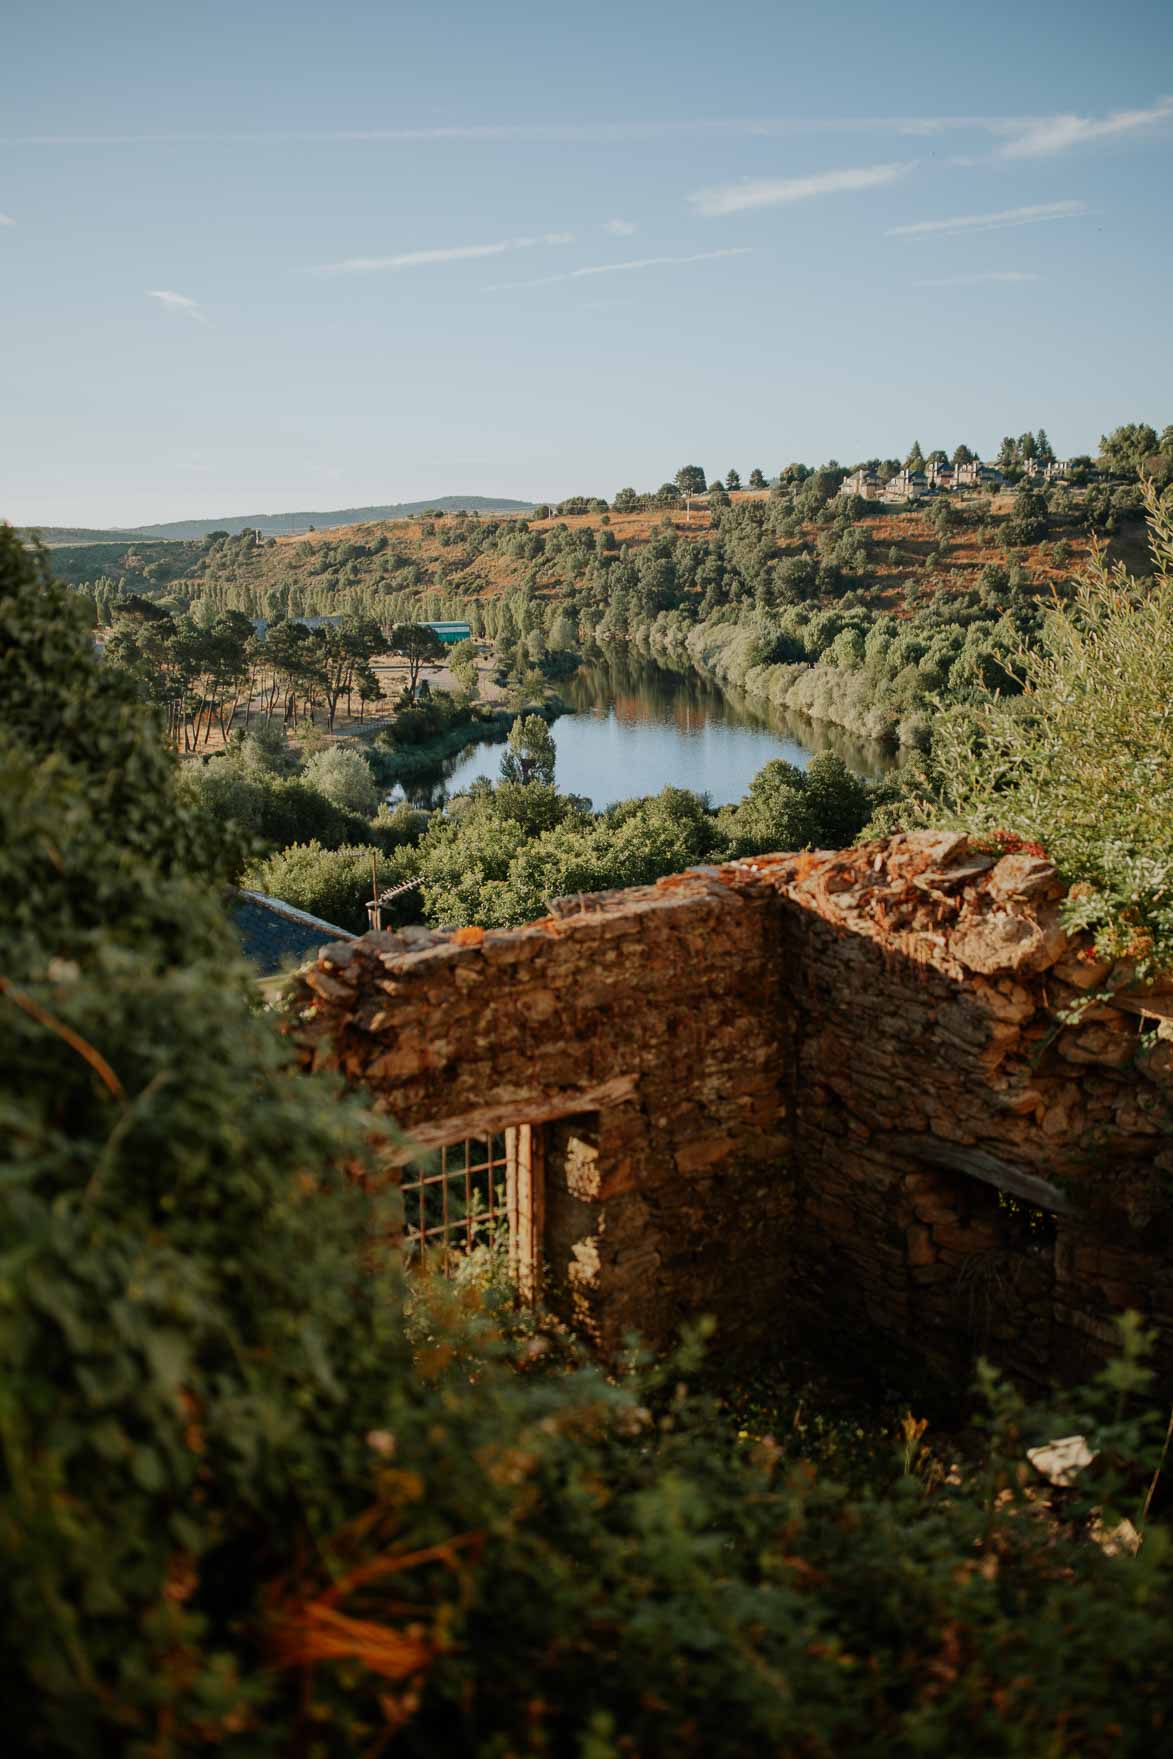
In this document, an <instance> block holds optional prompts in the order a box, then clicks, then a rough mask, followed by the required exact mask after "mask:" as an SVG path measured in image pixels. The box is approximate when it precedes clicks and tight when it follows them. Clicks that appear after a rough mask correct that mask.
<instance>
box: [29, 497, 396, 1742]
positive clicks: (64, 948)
mask: <svg viewBox="0 0 1173 1759" xmlns="http://www.w3.org/2000/svg"><path fill="white" fill-rule="evenodd" d="M0 758H2V764H0V773H2V778H3V779H2V784H0V821H2V823H0V869H2V872H3V880H4V891H5V895H6V897H7V898H8V900H9V906H8V908H7V910H6V912H5V923H4V930H3V957H2V959H0V972H2V974H3V980H4V988H3V994H2V995H0V1066H2V1067H3V1069H4V1087H3V1093H2V1098H0V1115H2V1121H3V1136H4V1150H5V1151H4V1163H5V1164H4V1177H3V1181H2V1183H0V1241H2V1242H3V1244H2V1248H0V1382H2V1386H3V1392H2V1395H0V1558H2V1563H0V1620H2V1622H3V1628H4V1638H3V1643H2V1647H3V1652H4V1655H5V1661H4V1664H3V1673H4V1681H5V1693H4V1696H5V1704H6V1712H7V1716H8V1718H9V1726H10V1730H11V1729H13V1728H16V1729H19V1730H20V1731H21V1734H20V1738H21V1740H22V1743H24V1744H25V1750H34V1749H36V1750H42V1751H45V1752H51V1753H54V1754H58V1753H71V1752H72V1753H80V1754H91V1753H99V1752H101V1753H113V1752H123V1751H132V1750H142V1751H145V1750H146V1745H147V1743H148V1742H149V1741H150V1740H151V1739H153V1738H154V1737H155V1735H156V1734H158V1735H159V1737H160V1739H162V1736H163V1735H164V1734H165V1732H166V1730H167V1729H168V1727H169V1726H172V1725H174V1726H177V1727H182V1728H186V1729H189V1730H190V1729H192V1728H194V1727H198V1726H200V1725H202V1724H205V1723H206V1725H207V1726H208V1727H209V1728H210V1729H213V1730H214V1729H216V1728H217V1727H223V1726H225V1725H224V1718H225V1717H232V1716H240V1715H242V1714H243V1707H244V1706H246V1705H247V1703H248V1702H249V1701H250V1700H251V1699H253V1698H255V1697H257V1696H259V1695H263V1692H259V1691H258V1684H257V1681H256V1680H255V1678H253V1679H251V1680H250V1679H249V1678H247V1677H245V1676H248V1675H250V1674H252V1673H254V1664H253V1663H252V1662H250V1661H249V1660H248V1659H247V1657H246V1655H245V1653H244V1652H243V1651H242V1650H241V1648H240V1646H239V1643H238V1642H237V1641H236V1640H234V1639H232V1637H231V1636H230V1629H231V1623H232V1619H233V1617H234V1615H235V1614H236V1612H237V1611H239V1609H240V1605H241V1604H243V1601H242V1600H241V1596H242V1594H243V1593H244V1589H243V1582H244V1577H243V1576H242V1573H241V1567H240V1564H239V1562H234V1560H235V1559H239V1557H240V1556H241V1555H244V1556H247V1557H250V1558H252V1559H254V1560H259V1559H260V1558H262V1557H266V1556H268V1557H272V1556H276V1555H282V1553H283V1548H284V1546H285V1544H286V1543H287V1539H288V1534H289V1533H290V1532H291V1531H295V1530H298V1529H300V1530H304V1531H306V1532H311V1531H314V1530H315V1529H328V1528H330V1527H332V1526H333V1525H334V1524H335V1523H336V1522H337V1521H338V1520H340V1519H341V1518H342V1517H343V1516H344V1515H345V1513H346V1512H347V1510H348V1509H349V1508H350V1507H352V1506H353V1495H354V1492H353V1488H352V1487H353V1484H354V1480H355V1474H356V1471H359V1470H361V1469H363V1468H365V1463H366V1454H365V1449H364V1444H363V1441H362V1437H361V1425H362V1424H363V1422H364V1416H363V1413H364V1412H365V1413H366V1418H365V1420H366V1421H367V1422H368V1423H369V1422H372V1421H374V1420H375V1419H376V1418H377V1417H378V1416H379V1415H380V1414H381V1413H382V1411H383V1410H384V1408H385V1406H384V1401H383V1400H382V1398H381V1396H380V1392H379V1387H380V1376H381V1375H384V1374H385V1373H387V1372H389V1371H390V1365H391V1363H392V1361H393V1359H394V1353H395V1351H396V1349H397V1348H400V1346H399V1345H398V1344H397V1342H396V1339H397V1335H398V1334H397V1333H396V1332H395V1330H394V1329H393V1328H391V1327H390V1309H389V1307H388V1296H387V1291H386V1289H385V1288H384V1287H383V1285H382V1284H380V1283H379V1282H378V1281H375V1280H372V1279H370V1278H367V1277H364V1276H363V1274H362V1272H361V1267H360V1254H361V1247H362V1241H363V1239H364V1238H365V1235H366V1230H367V1228H368V1227H369V1225H370V1215H369V1211H370V1201H369V1200H368V1199H366V1198H364V1197H363V1196H362V1194H361V1193H360V1192H359V1190H358V1189H357V1188H356V1187H355V1186H354V1185H353V1184H351V1183H350V1182H349V1181H348V1180H347V1179H346V1178H345V1177H344V1175H343V1173H342V1172H341V1170H340V1168H341V1163H342V1162H343V1161H346V1160H360V1159H361V1158H362V1157H363V1155H364V1153H365V1146H364V1145H365V1141H366V1138H367V1134H368V1132H369V1130H370V1128H371V1124H370V1122H369V1121H364V1120H363V1119H362V1118H361V1117H360V1115H359V1114H358V1112H357V1111H356V1110H355V1109H354V1108H353V1107H352V1106H351V1105H349V1104H339V1103H338V1101H337V1098H336V1097H335V1095H334V1094H333V1093H332V1092H331V1091H330V1090H329V1089H328V1088H325V1087H323V1086H322V1085H321V1084H320V1083H314V1082H306V1081H303V1080H301V1079H300V1078H298V1077H295V1076H294V1075H293V1074H292V1073H290V1072H289V1071H288V1069H287V1066H286V1063H287V1059H286V1058H285V1057H284V1056H283V1055H282V1052H281V1049H280V1045H279V1041H278V1040H277V1039H276V1038H275V1037H274V1034H273V1032H272V1030H271V1029H270V1028H269V1027H268V1026H267V1025H266V1024H265V1023H264V1022H263V1021H261V1020H260V1019H259V1018H258V1017H257V1016H256V1014H255V1013H254V1011H253V1008H252V1004H251V1001H250V997H249V992H248V987H247V974H246V972H245V969H244V968H243V966H242V965H240V963H239V962H238V956H237V954H236V952H235V949H234V944H233V940H232V937H231V934H230V931H229V929H228V927H227V924H226V921H225V918H224V916H223V914H222V911H221V908H220V905H219V901H218V897H217V890H218V863H219V861H220V858H221V855H222V851H221V849H220V848H219V846H218V844H217V841H216V837H215V834H214V826H213V825H211V824H210V823H209V822H208V821H207V820H205V819H203V818H202V817H201V815H200V814H199V813H198V812H196V811H194V810H193V809H192V807H191V806H190V805H189V804H188V803H187V802H186V801H185V800H184V799H183V798H182V797H181V795H180V794H179V792H178V791H177V789H176V786H175V772H174V768H173V762H174V760H173V759H172V758H171V756H170V755H169V754H168V753H167V751H166V750H165V747H164V743H163V738H162V729H161V727H160V726H158V725H157V724H156V723H155V722H154V721H153V719H152V718H151V717H150V716H149V715H147V714H144V711H143V709H142V707H141V705H140V703H139V702H138V701H137V700H136V696H135V692H134V690H133V688H132V685H131V683H130V682H129V681H128V679H127V678H126V677H125V675H124V674H122V673H121V672H119V671H118V670H117V669H116V668H113V667H107V666H103V665H102V664H101V663H100V661H99V659H98V658H97V656H96V655H95V653H94V651H93V644H92V641H91V639H90V636H89V633H88V630H87V629H86V627H85V626H84V622H83V621H81V620H79V619H78V618H77V616H76V602H75V601H71V599H70V596H69V595H68V594H67V593H65V592H64V591H62V590H61V589H59V588H57V587H54V586H52V585H51V584H50V583H49V582H48V581H47V580H46V578H45V576H44V571H43V569H42V568H41V566H40V564H39V563H38V562H37V561H36V560H35V558H30V557H29V556H28V555H27V554H25V553H24V552H23V551H22V550H21V549H20V547H19V546H18V544H17V543H16V541H15V539H14V538H13V537H12V536H11V534H9V533H8V532H7V531H6V530H0ZM342 1411H345V1412H346V1414H347V1415H346V1422H345V1423H340V1422H339V1421H338V1413H339V1412H342ZM356 1425H357V1426H358V1427H357V1428H356ZM250 1567H255V1565H254V1566H250ZM246 1598H247V1596H246ZM228 1726H231V1725H230V1724H229V1725H228ZM156 1750H159V1751H163V1750H173V1748H172V1743H171V1741H170V1739H168V1740H167V1741H166V1742H165V1743H164V1744H163V1746H161V1747H160V1748H158V1749H156Z"/></svg>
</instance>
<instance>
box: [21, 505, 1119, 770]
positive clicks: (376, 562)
mask: <svg viewBox="0 0 1173 1759" xmlns="http://www.w3.org/2000/svg"><path fill="white" fill-rule="evenodd" d="M631 501H634V502H635V503H636V505H635V506H631V504H630V503H631ZM1143 530H1144V528H1143V520H1142V517H1141V513H1140V495H1139V491H1138V490H1137V489H1136V488H1135V486H1131V485H1127V484H1123V485H1120V486H1118V487H1115V488H1113V487H1109V486H1107V485H1095V486H1089V487H1087V488H1076V487H1073V486H1069V485H1062V486H1060V487H1058V488H1054V489H1051V490H1050V491H1049V492H1047V493H1045V494H1044V493H1040V492H1038V491H1037V490H1036V489H1035V488H1033V487H1031V486H1030V485H1029V484H1023V485H1021V486H1020V487H1019V489H1018V490H1017V491H1016V492H1008V491H1003V492H998V493H993V494H991V493H988V492H981V493H974V494H964V495H956V496H950V497H948V498H947V499H946V498H944V497H942V498H937V499H933V500H932V501H930V502H929V503H928V505H927V506H926V505H923V504H921V505H915V506H911V507H907V506H905V507H901V506H885V505H882V504H880V503H876V502H864V501H862V500H859V499H857V498H855V497H852V496H848V495H840V494H838V493H837V492H836V488H835V479H834V478H832V477H831V474H830V473H829V472H827V473H819V475H816V476H813V477H812V478H811V479H810V480H809V481H807V480H805V479H804V480H800V481H794V482H782V483H779V484H776V485H775V487H774V488H773V489H771V490H768V491H767V490H760V491H747V492H744V493H742V492H738V493H735V494H733V496H732V497H729V496H726V495H724V494H722V496H721V497H719V498H718V499H717V501H716V503H715V504H713V505H708V504H705V505H704V506H695V507H693V508H692V509H691V511H689V510H687V509H685V508H682V507H681V506H680V505H679V502H676V503H675V504H672V503H670V502H669V501H668V500H667V499H665V498H662V497H661V496H660V495H655V496H644V497H636V496H635V494H634V492H631V495H630V500H629V499H628V496H627V495H626V494H625V495H624V498H623V502H622V503H621V507H620V509H619V510H617V509H616V508H608V507H607V506H606V503H605V502H597V501H596V502H591V501H589V500H587V499H585V498H584V497H577V498H575V499H574V500H572V501H571V502H569V503H565V504H564V506H563V509H562V510H558V509H550V508H546V507H542V508H538V509H536V516H533V517H530V518H522V517H519V516H517V515H506V516H503V517H492V516H490V517H487V518H480V517H478V516H477V515H476V514H464V513H461V514H456V515H453V516H446V515H443V514H442V513H441V514H437V515H436V516H434V517H428V518H423V519H420V518H415V519H402V520H398V521H387V520H375V521H370V522H367V523H363V524H357V525H353V526H349V527H347V528H346V529H345V530H342V531H337V530H336V531H332V532H321V531H315V532H313V533H308V534H305V535H303V536H298V537H284V538H263V537H262V538H259V539H258V537H257V536H256V533H255V531H251V530H250V531H246V532H242V533H241V534H240V535H239V536H236V537H230V536H221V535H219V534H215V535H213V536H211V537H209V538H207V539H205V540H203V541H201V542H195V541H189V542H188V543H186V544H179V543H172V544H158V545H154V546H150V545H147V544H146V543H138V544H137V545H132V546H128V548H127V549H126V551H125V552H123V554H122V556H121V557H120V558H119V559H117V560H116V561H114V560H112V559H111V556H110V553H109V551H108V549H106V548H104V547H100V546H89V547H86V546H81V547H79V548H78V549H75V550H69V549H62V550H58V551H57V552H55V556H54V561H55V564H56V565H57V566H58V568H59V571H60V573H61V575H62V577H63V578H65V579H67V580H68V581H70V582H71V583H72V584H74V585H75V586H79V587H81V588H82V589H83V590H87V591H89V592H90V593H91V595H92V596H93V598H94V600H95V614H96V618H97V621H98V622H100V623H103V624H105V623H108V622H109V621H110V620H111V618H112V617H114V616H115V615H116V613H117V610H118V603H119V599H120V598H121V597H122V595H124V594H125V593H126V592H128V591H129V592H135V593H143V594H146V595H147V596H149V597H152V598H153V599H155V600H156V601H157V602H158V604H159V605H160V608H161V609H164V610H166V611H168V612H170V613H171V614H172V616H176V615H180V614H182V613H183V612H185V611H189V610H190V611H191V612H192V613H193V615H194V617H195V621H196V623H197V625H198V626H201V627H208V626H209V625H210V624H211V623H212V622H213V621H214V619H215V617H216V615H217V613H219V612H225V611H236V612H243V613H244V614H245V615H247V616H249V617H252V618H259V617H263V618H265V619H267V620H269V621H272V620H274V619H278V620H279V619H281V618H283V617H290V618H299V617H308V616H326V617H330V618H337V617H343V616H351V617H354V618H359V619H365V620H368V622H369V623H370V624H372V625H375V626H377V627H378V628H379V629H381V630H382V631H384V632H387V631H390V630H391V629H392V628H393V627H395V626H397V625H400V624H403V623H411V622H419V621H425V620H429V619H433V618H440V617H461V618H467V619H468V621H469V623H470V624H471V627H472V632H473V635H474V636H475V637H477V638H478V639H479V640H481V641H482V642H486V641H487V642H490V643H492V644H493V650H494V654H495V657H496V662H497V671H498V672H499V673H500V675H501V676H502V678H503V679H505V678H508V679H509V680H510V683H511V686H512V687H513V688H515V689H516V691H517V692H518V694H519V695H520V696H521V697H523V698H524V699H527V700H534V699H535V691H536V690H538V687H539V686H540V685H541V682H542V678H543V677H545V678H551V677H554V676H556V675H557V669H558V668H559V667H562V666H564V665H565V664H566V663H567V662H568V659H569V656H570V655H571V654H573V653H574V652H583V651H589V650H590V649H591V648H592V647H594V646H596V645H597V646H600V647H606V646H608V645H611V644H621V645H627V646H630V647H633V648H635V649H638V650H639V651H641V652H643V653H645V654H651V655H653V656H654V657H655V658H656V659H657V660H660V661H662V662H663V663H665V664H667V665H669V666H671V667H673V668H674V669H677V670H692V671H696V672H697V673H699V674H700V675H702V676H705V677H708V678H710V679H715V680H716V681H717V682H718V683H719V684H721V685H722V686H723V687H727V688H731V689H736V690H738V691H741V692H744V693H746V694H748V695H749V696H752V697H758V698H761V699H763V700H764V701H765V702H767V703H769V704H772V705H774V706H775V707H777V708H781V709H786V710H789V711H792V712H795V713H800V714H803V715H806V716H808V717H811V718H813V719H815V720H820V721H825V722H831V723H833V724H835V725H837V726H840V727H842V728H844V729H846V730H847V731H848V732H850V733H851V734H852V735H853V736H855V737H857V738H861V739H865V740H883V741H888V742H898V743H900V744H902V745H906V746H919V745H924V744H925V743H926V742H927V741H928V739H929V736H930V727H931V724H932V722H933V720H934V718H935V716H936V715H937V713H938V711H939V708H940V705H941V703H942V702H943V701H946V702H947V701H953V702H957V703H962V702H967V701H971V700H973V698H974V696H975V694H977V695H983V694H985V693H988V692H991V691H994V692H998V693H1001V694H1006V693H1011V694H1013V693H1015V692H1017V691H1018V690H1019V689H1020V688H1021V671H1022V654H1023V652H1024V651H1025V650H1026V649H1030V648H1033V647H1035V646H1037V644H1038V642H1039V640H1040V639H1041V636H1042V631H1043V626H1044V620H1045V615H1046V612H1047V610H1048V608H1049V607H1050V606H1051V605H1052V604H1053V602H1054V601H1055V599H1056V596H1057V597H1058V598H1060V599H1062V598H1063V597H1065V596H1067V595H1068V594H1069V593H1070V591H1071V582H1072V581H1073V579H1074V578H1075V577H1076V576H1077V575H1078V574H1079V573H1080V572H1081V571H1082V570H1083V569H1084V568H1085V566H1086V564H1087V562H1088V560H1089V558H1090V556H1091V554H1092V550H1093V546H1094V545H1095V544H1096V543H1100V544H1102V545H1107V546H1108V553H1109V555H1110V556H1111V557H1112V558H1113V559H1119V560H1123V561H1124V562H1125V563H1126V564H1127V565H1128V566H1129V567H1130V568H1132V569H1133V570H1134V571H1135V572H1137V573H1139V574H1145V573H1148V572H1149V560H1148V557H1147V554H1146V548H1145V542H1144V535H1143ZM384 639H385V637H384Z"/></svg>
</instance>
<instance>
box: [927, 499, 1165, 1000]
mask: <svg viewBox="0 0 1173 1759" xmlns="http://www.w3.org/2000/svg"><path fill="white" fill-rule="evenodd" d="M1148 500H1149V514H1150V530H1151V534H1152V549H1153V558H1154V564H1155V573H1154V575H1153V577H1152V579H1151V580H1148V581H1137V580H1134V579H1133V578H1131V577H1130V576H1129V575H1128V574H1127V573H1126V571H1125V570H1124V568H1123V567H1122V566H1117V567H1115V568H1112V569H1110V570H1109V569H1108V568H1107V567H1106V566H1105V564H1104V563H1103V562H1102V561H1101V562H1099V563H1097V564H1095V565H1094V566H1093V567H1092V568H1091V570H1090V571H1089V572H1088V574H1087V575H1085V577H1084V578H1083V579H1082V580H1081V581H1080V582H1079V583H1078V585H1077V587H1076V590H1075V594H1074V596H1073V598H1072V599H1071V600H1070V602H1069V603H1067V604H1064V605H1062V606H1059V607H1058V608H1056V609H1055V610H1054V611H1053V612H1052V613H1051V614H1050V616H1049V617H1048V619H1047V621H1046V624H1045V628H1044V645H1043V647H1042V648H1041V649H1037V650H1034V651H1027V652H1024V653H1023V654H1022V655H1021V656H1020V664H1021V665H1022V667H1023V670H1024V674H1025V691H1024V694H1023V696H1022V697H1021V698H1020V699H1019V700H1018V701H1016V702H1011V703H1007V702H999V701H995V702H992V703H989V704H988V705H986V706H979V707H976V708H974V709H958V710H954V711H952V712H951V713H948V714H945V715H943V716H941V717H939V719H938V722H937V725H936V728H935V732H934V738H933V749H932V760H931V765H930V768H929V772H928V777H927V790H926V795H925V797H924V799H923V800H922V802H921V804H920V805H919V806H918V807H917V808H916V809H915V811H914V816H919V817H920V818H922V819H928V820H931V822H933V823H934V824H944V823H948V824H956V825H960V826H964V827H965V828H967V829H970V830H975V831H984V832H987V833H993V832H996V831H999V830H1005V831H1009V832H1012V833H1014V834H1015V835H1017V836H1021V837H1024V838H1026V839H1028V840H1032V841H1037V842H1040V843H1042V844H1043V845H1044V846H1045V848H1046V849H1047V852H1048V853H1049V854H1050V855H1051V857H1052V858H1053V859H1054V860H1055V861H1056V862H1057V863H1058V865H1059V867H1060V869H1061V871H1062V872H1063V874H1064V875H1065V877H1066V878H1068V879H1069V880H1072V881H1074V882H1075V884H1074V885H1073V888H1072V892H1071V897H1070V900H1069V902H1068V905H1067V912H1066V920H1067V922H1068V924H1069V926H1071V927H1073V928H1089V929H1092V930H1094V931H1095V934H1096V937H1097V945H1098V947H1099V949H1100V951H1101V952H1102V953H1103V954H1104V955H1105V956H1106V957H1109V958H1132V959H1136V960H1137V961H1138V962H1139V963H1140V964H1141V966H1142V967H1144V968H1146V969H1147V968H1153V967H1159V968H1161V969H1166V968H1169V967H1171V966H1173V718H1171V716H1170V713H1169V704H1170V702H1173V515H1171V513H1170V510H1169V509H1168V508H1167V507H1162V506H1160V505H1159V504H1158V503H1157V501H1156V499H1155V497H1154V496H1153V495H1152V494H1151V492H1150V494H1149V497H1148Z"/></svg>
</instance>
